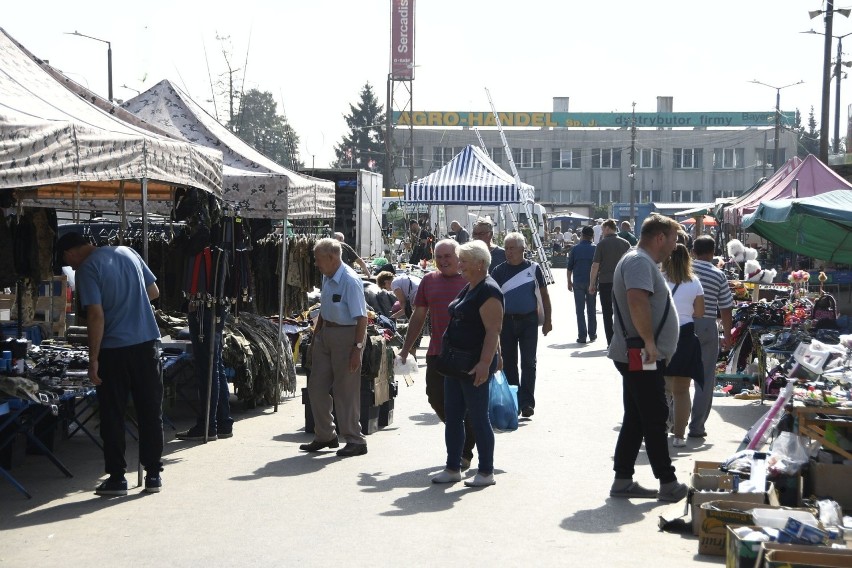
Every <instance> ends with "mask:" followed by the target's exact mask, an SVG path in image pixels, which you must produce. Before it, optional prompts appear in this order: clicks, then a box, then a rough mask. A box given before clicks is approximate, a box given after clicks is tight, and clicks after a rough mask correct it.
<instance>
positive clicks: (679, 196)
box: [672, 189, 704, 203]
mask: <svg viewBox="0 0 852 568" xmlns="http://www.w3.org/2000/svg"><path fill="white" fill-rule="evenodd" d="M672 201H675V202H680V203H701V202H703V201H704V190H701V189H691V190H690V189H675V190H673V191H672Z"/></svg>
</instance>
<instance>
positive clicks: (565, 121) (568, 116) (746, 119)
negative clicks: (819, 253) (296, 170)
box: [393, 111, 795, 128]
mask: <svg viewBox="0 0 852 568" xmlns="http://www.w3.org/2000/svg"><path fill="white" fill-rule="evenodd" d="M499 116H500V123H501V124H502V125H503V126H505V127H526V128H542V127H552V128H629V127H630V126H632V125H633V116H632V115H631V114H630V113H619V112H501V113H499ZM794 117H795V113H794V112H782V113H781V121H780V122H781V126H784V127H790V126H792V125H793V121H794ZM635 120H636V127H637V128H720V127H723V128H732V127H744V126H774V125H775V113H774V112H772V111H758V112H637V113H636V118H635ZM393 121H394V124H396V125H400V126H403V125H404V126H407V125H413V126H428V127H446V126H462V127H465V126H466V127H474V126H496V125H497V123H496V121H495V120H494V114H492V113H490V112H465V111H458V112H446V111H416V112H413V113H408V112H398V111H394V113H393Z"/></svg>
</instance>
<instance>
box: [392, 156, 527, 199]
mask: <svg viewBox="0 0 852 568" xmlns="http://www.w3.org/2000/svg"><path fill="white" fill-rule="evenodd" d="M521 187H523V188H525V189H528V190H532V189H533V187H532V186H531V185H529V184H525V183H522V184H521ZM518 189H519V188H518V185H517V184H516V183H515V178H513V177H512V175H511V174H508V173H506V172H505V171H503V170H502V169H500V166H498V165H497V164H495V163H494V161H493V160H491V158H490V157H488V155H487V154H486V153H485V152H484V151H483V150H481V149H479V148H477V147H476V146H467V147H465V148H464V149H463V150H462V151H461V152H459V153H458V154H456V156H455V157H454V158H453V159H452V160H450V161H449V163H447V164H446V165H445V166H444V167H442V168H441V169H440V170H438V171H436V172H433V173H431V174H429V175H428V176H426V177H423V178H420V179H419V180H416V181H414V182H411V183H408V184H406V185H405V200H406V201H413V202H419V203H447V204H459V205H477V204H484V203H491V204H499V203H519V202H520V192H519V191H518Z"/></svg>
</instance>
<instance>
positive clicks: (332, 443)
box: [299, 438, 340, 452]
mask: <svg viewBox="0 0 852 568" xmlns="http://www.w3.org/2000/svg"><path fill="white" fill-rule="evenodd" d="M339 445H340V443H339V442H338V441H337V438H332V439H331V440H327V441H325V442H320V441H319V440H314V441H313V442H311V443H310V444H302V445H301V446H299V449H300V450H302V451H303V452H318V451H320V450H322V449H325V448H336V447H337V446H339Z"/></svg>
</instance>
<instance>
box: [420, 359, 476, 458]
mask: <svg viewBox="0 0 852 568" xmlns="http://www.w3.org/2000/svg"><path fill="white" fill-rule="evenodd" d="M437 358H438V356H437V355H426V399H427V400H428V401H429V406H431V407H432V410H434V411H435V414H437V415H438V418H440V419H441V422H446V421H447V414H446V412H444V375H442V374H441V373H439V372H438V371H436V370H435V367H436V364H435V360H436V359H437ZM475 445H476V436H475V435H474V433H473V425H472V424H471V422H470V417H469V416H468V415H467V414H465V417H464V448H462V457H463V458H465V459H471V458H473V447H474V446H475Z"/></svg>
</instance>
